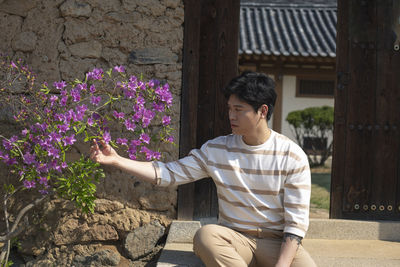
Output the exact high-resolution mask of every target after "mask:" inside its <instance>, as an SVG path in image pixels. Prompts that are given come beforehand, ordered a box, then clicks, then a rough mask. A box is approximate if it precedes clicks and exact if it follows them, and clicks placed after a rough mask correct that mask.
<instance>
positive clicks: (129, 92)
mask: <svg viewBox="0 0 400 267" xmlns="http://www.w3.org/2000/svg"><path fill="white" fill-rule="evenodd" d="M129 84H130V83H129ZM124 96H125V97H126V98H127V99H132V98H134V97H135V96H136V90H135V89H131V88H129V87H128V88H127V89H124Z"/></svg>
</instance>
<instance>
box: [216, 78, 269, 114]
mask: <svg viewBox="0 0 400 267" xmlns="http://www.w3.org/2000/svg"><path fill="white" fill-rule="evenodd" d="M222 91H223V93H224V95H225V97H226V99H228V98H229V97H230V96H231V95H236V96H237V97H238V98H239V99H240V100H242V101H244V102H246V103H248V104H249V105H251V106H252V107H253V109H254V111H255V112H257V111H258V109H259V108H260V107H261V106H262V105H263V104H266V105H267V106H268V113H267V120H269V119H270V118H271V115H272V112H273V111H274V105H275V101H276V92H275V82H274V81H273V80H272V79H271V78H270V77H268V76H267V75H265V74H263V73H258V72H250V71H246V72H243V73H242V74H241V75H240V76H238V77H236V78H233V79H232V80H231V81H230V82H229V84H228V85H227V86H226V87H225V88H224V89H223V90H222Z"/></svg>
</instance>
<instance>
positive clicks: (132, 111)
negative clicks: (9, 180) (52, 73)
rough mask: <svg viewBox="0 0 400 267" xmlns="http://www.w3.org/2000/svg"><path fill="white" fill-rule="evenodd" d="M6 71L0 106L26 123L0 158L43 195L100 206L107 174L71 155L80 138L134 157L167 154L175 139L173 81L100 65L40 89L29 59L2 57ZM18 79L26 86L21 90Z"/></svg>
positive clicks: (1, 147)
mask: <svg viewBox="0 0 400 267" xmlns="http://www.w3.org/2000/svg"><path fill="white" fill-rule="evenodd" d="M0 73H3V74H4V75H3V76H0V78H1V77H3V79H1V80H2V81H1V83H0V94H1V100H0V102H1V103H0V105H1V107H5V106H7V107H12V114H13V120H14V121H15V122H16V123H17V124H18V125H19V126H20V131H19V133H18V134H14V135H12V136H6V133H0V137H1V139H0V161H2V162H3V163H4V164H5V165H6V166H7V167H8V169H9V170H10V172H11V173H12V174H14V175H17V176H18V177H19V181H20V185H19V189H21V190H30V191H34V190H36V191H35V192H38V193H39V196H42V197H46V196H47V195H49V194H53V193H54V194H57V195H58V196H59V197H62V198H65V199H69V200H72V201H74V202H75V204H76V205H77V206H78V207H80V208H81V209H82V211H84V212H89V211H90V212H93V210H94V200H95V191H96V183H97V182H98V181H99V179H100V178H102V177H104V176H105V175H104V171H103V169H101V168H100V165H99V164H98V163H95V162H93V161H91V160H90V159H89V155H84V154H82V155H81V157H80V158H79V159H78V160H75V161H72V160H70V159H69V158H68V155H69V152H71V151H72V149H73V148H75V149H76V148H77V147H79V146H77V144H78V142H79V144H80V145H81V143H82V142H83V143H87V147H89V146H90V144H91V143H92V142H93V140H94V139H96V140H104V141H105V142H106V143H109V144H110V145H111V146H113V147H115V148H117V149H123V150H124V151H125V153H127V155H128V156H129V157H130V158H131V159H146V160H154V159H157V160H158V159H160V158H161V156H162V154H161V152H160V150H159V148H158V149H156V148H157V147H159V145H160V144H161V143H169V144H173V142H174V139H173V136H172V135H171V133H172V131H173V129H172V128H171V126H170V123H171V117H170V115H169V114H170V107H171V105H172V100H173V99H172V94H171V92H170V90H169V85H168V84H161V83H160V82H159V81H157V80H150V81H144V80H143V77H136V76H129V75H128V74H127V73H126V69H125V67H124V66H116V67H114V68H112V69H110V70H107V71H104V70H103V69H100V68H95V69H93V70H92V71H90V72H88V73H87V74H86V76H85V79H84V80H82V81H80V80H75V81H73V82H66V81H57V82H54V83H53V84H52V85H48V84H46V83H44V84H43V85H41V86H40V88H37V87H36V85H35V80H36V76H35V75H34V74H33V73H32V72H31V71H30V70H29V68H28V67H27V66H23V64H22V61H18V62H13V61H10V60H8V59H7V60H6V59H5V58H4V57H3V58H0ZM4 77H6V78H7V77H8V78H7V79H4ZM16 81H20V82H21V84H23V86H22V87H23V90H20V91H18V90H16V89H15V88H16V87H18V86H16ZM111 129H118V131H117V133H115V132H113V131H111ZM113 140H116V141H113ZM78 150H79V149H78ZM5 188H6V189H7V192H8V193H9V194H10V195H11V194H13V193H14V192H15V191H16V190H17V189H16V188H15V187H14V186H13V185H5Z"/></svg>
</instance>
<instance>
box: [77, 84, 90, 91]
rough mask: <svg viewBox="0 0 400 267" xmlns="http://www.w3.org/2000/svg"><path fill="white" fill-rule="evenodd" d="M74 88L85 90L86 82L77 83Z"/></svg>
mask: <svg viewBox="0 0 400 267" xmlns="http://www.w3.org/2000/svg"><path fill="white" fill-rule="evenodd" d="M75 89H76V90H78V91H85V90H87V84H86V83H79V84H77V85H76V86H75Z"/></svg>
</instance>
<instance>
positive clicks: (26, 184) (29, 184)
mask: <svg viewBox="0 0 400 267" xmlns="http://www.w3.org/2000/svg"><path fill="white" fill-rule="evenodd" d="M22 183H23V185H24V187H25V188H27V189H30V188H35V186H36V183H35V181H28V180H24V181H23V182H22Z"/></svg>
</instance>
